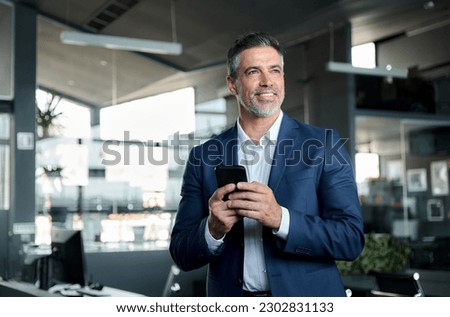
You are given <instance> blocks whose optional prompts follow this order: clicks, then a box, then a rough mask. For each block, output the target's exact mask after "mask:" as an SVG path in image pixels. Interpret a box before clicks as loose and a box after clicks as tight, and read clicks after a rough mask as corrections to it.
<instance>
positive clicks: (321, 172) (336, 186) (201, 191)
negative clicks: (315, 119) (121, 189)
mask: <svg viewBox="0 0 450 317" xmlns="http://www.w3.org/2000/svg"><path fill="white" fill-rule="evenodd" d="M283 63H284V52H283V51H282V49H281V48H280V45H279V43H278V42H277V41H276V40H275V39H274V38H272V37H271V36H270V35H268V34H266V33H250V34H246V35H245V36H243V37H241V38H239V39H237V40H236V42H235V43H234V45H233V46H232V47H231V48H230V50H229V51H228V65H227V68H228V75H227V78H226V79H227V84H228V88H229V90H230V92H231V93H232V94H233V95H234V96H236V99H237V103H238V106H239V118H238V120H237V122H236V125H235V126H234V127H232V128H231V129H229V130H227V131H225V132H224V133H222V134H220V135H219V136H217V137H215V138H212V139H211V140H208V141H207V142H205V143H204V144H202V145H199V146H197V147H194V148H193V149H192V151H191V153H190V156H189V160H188V162H187V165H186V169H185V174H184V178H183V185H182V190H181V200H180V204H179V208H178V213H177V217H176V221H175V225H174V228H173V230H172V237H171V244H170V252H171V255H172V258H173V260H174V261H175V263H176V264H177V265H178V266H179V267H180V268H181V269H182V270H185V271H189V270H193V269H197V268H200V267H203V266H205V265H208V276H207V294H208V296H345V295H346V293H345V289H344V286H343V284H342V281H341V278H340V274H339V271H338V269H337V267H336V264H335V261H336V260H354V259H355V258H357V257H358V255H359V254H360V252H361V251H362V249H363V247H364V235H363V224H362V218H361V212H360V206H359V201H358V195H357V189H356V185H355V180H354V174H353V168H352V165H351V161H350V158H349V156H348V154H347V152H346V151H345V149H344V147H343V143H344V142H341V140H340V138H339V136H338V134H337V132H336V131H334V130H331V129H321V128H317V127H313V126H310V125H306V124H303V123H300V122H298V121H296V120H294V119H292V118H290V117H288V116H287V115H286V114H284V113H283V112H282V111H281V104H282V103H283V100H284V72H283ZM237 164H239V165H243V166H244V167H245V168H246V173H247V178H248V182H239V183H238V184H227V185H225V186H223V187H220V188H218V186H217V181H216V178H215V173H214V169H215V167H216V166H218V165H237ZM236 189H237V190H236ZM225 197H228V198H227V199H226V198H225Z"/></svg>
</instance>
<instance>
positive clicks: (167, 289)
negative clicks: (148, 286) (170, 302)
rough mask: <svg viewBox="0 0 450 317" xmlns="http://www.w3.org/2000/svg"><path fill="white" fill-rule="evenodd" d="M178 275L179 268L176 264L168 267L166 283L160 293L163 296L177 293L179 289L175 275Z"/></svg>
mask: <svg viewBox="0 0 450 317" xmlns="http://www.w3.org/2000/svg"><path fill="white" fill-rule="evenodd" d="M178 275H180V269H179V268H178V266H176V265H175V264H173V265H172V266H171V267H170V271H169V274H168V276H167V280H166V285H165V286H164V290H163V293H162V296H163V297H170V296H173V295H174V294H176V293H178V292H179V291H180V289H181V287H180V284H178V283H176V282H175V279H176V277H177V276H178Z"/></svg>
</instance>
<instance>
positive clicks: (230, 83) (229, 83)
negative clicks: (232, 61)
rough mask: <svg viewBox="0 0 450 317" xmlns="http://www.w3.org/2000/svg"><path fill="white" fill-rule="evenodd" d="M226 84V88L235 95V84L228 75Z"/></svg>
mask: <svg viewBox="0 0 450 317" xmlns="http://www.w3.org/2000/svg"><path fill="white" fill-rule="evenodd" d="M227 86H228V90H229V91H230V92H231V94H232V95H233V96H236V95H237V89H236V84H235V83H234V80H233V78H231V76H230V75H228V76H227Z"/></svg>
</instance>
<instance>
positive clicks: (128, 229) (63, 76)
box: [0, 0, 450, 296]
mask: <svg viewBox="0 0 450 317" xmlns="http://www.w3.org/2000/svg"><path fill="white" fill-rule="evenodd" d="M212 2H214V6H211V3H212ZM268 12H270V14H268ZM248 30H262V31H268V32H270V33H272V34H273V35H275V36H276V37H277V38H278V39H279V40H280V42H281V43H282V44H283V45H284V46H285V47H286V52H287V54H286V57H285V80H286V99H285V102H284V104H283V108H282V109H283V111H284V112H285V113H287V114H289V115H290V116H292V117H294V118H296V119H298V120H301V121H304V122H306V123H310V124H314V125H317V126H322V127H332V128H336V129H337V130H338V131H339V133H340V135H341V137H342V138H345V139H346V142H345V146H346V148H347V150H348V151H349V153H350V155H351V157H352V158H353V163H354V167H355V177H356V180H357V184H358V190H359V197H360V202H361V209H362V214H363V219H364V226H365V232H366V234H367V235H371V236H370V239H372V238H373V237H375V238H374V239H381V238H382V237H389V238H392V239H393V240H389V241H391V242H392V241H394V242H393V243H394V250H395V249H397V250H399V249H401V250H406V251H405V252H403V258H402V259H401V260H400V261H399V262H401V263H400V264H401V268H400V270H401V272H402V273H404V274H412V273H418V274H419V275H420V282H421V292H423V293H424V295H425V296H450V243H449V242H450V194H449V170H450V77H449V73H450V42H449V41H448V34H449V32H450V1H442V0H435V1H424V0H402V1H384V0H381V1H377V4H374V3H372V2H370V1H369V2H367V1H364V3H362V2H361V1H342V0H341V1H337V0H324V1H314V2H312V1H273V0H267V1H259V2H258V4H256V3H254V2H253V1H249V2H248V3H247V2H241V1H225V0H223V1H222V0H220V1H209V0H192V1H186V0H173V1H169V0H148V1H144V0H141V1H139V0H96V1H91V0H89V1H88V0H82V1H75V0H64V1H60V0H46V1H40V0H36V1H31V0H30V1H6V0H1V1H0V43H2V46H1V47H0V69H1V71H0V258H1V261H0V277H1V279H0V296H53V295H54V293H52V292H49V291H48V290H49V288H51V287H52V286H54V281H53V280H52V278H54V277H52V274H53V273H51V272H52V271H51V270H46V269H45V268H46V266H49V265H50V266H51V265H52V263H53V266H54V267H56V266H57V264H56V262H57V260H55V258H56V257H54V256H53V257H52V252H53V249H54V247H55V243H56V239H57V238H56V236H54V235H53V236H52V232H54V230H52V228H53V229H55V228H56V229H60V230H63V231H64V230H66V231H67V232H79V233H80V236H81V239H80V240H81V243H82V247H83V249H82V250H78V253H80V254H82V256H83V261H82V262H80V263H81V264H79V265H72V266H71V265H70V264H67V263H66V264H64V265H65V267H63V266H64V265H62V267H61V270H69V271H70V270H73V271H77V270H79V269H80V267H81V266H82V268H83V271H82V274H84V276H83V281H84V283H85V284H86V285H87V286H89V287H90V286H94V287H93V289H95V286H99V285H100V286H105V287H109V288H110V289H114V290H116V291H123V292H130V294H136V295H144V296H205V274H206V268H202V269H199V270H195V271H192V272H180V271H179V270H177V268H176V267H175V266H174V264H173V262H172V260H171V257H170V255H169V251H168V245H169V241H170V230H171V226H172V225H173V221H174V219H175V217H176V209H177V203H178V201H179V197H180V196H179V195H180V188H181V182H182V175H183V170H184V163H185V161H186V159H187V155H188V152H189V150H190V149H191V148H192V146H195V145H196V144H200V143H201V142H204V141H205V140H207V139H208V138H210V137H212V136H214V135H216V134H218V133H220V132H221V131H223V130H224V129H226V128H227V127H229V126H231V125H233V124H234V123H235V121H236V118H237V115H238V113H237V106H236V100H235V98H234V97H232V96H231V95H230V94H229V92H228V91H227V87H226V84H225V76H226V70H225V55H226V50H227V48H228V46H229V45H230V44H231V43H232V41H233V40H234V38H235V37H236V36H237V35H239V34H241V33H243V32H245V31H248ZM63 31H76V32H83V33H86V34H94V35H112V36H117V37H121V38H122V39H127V38H128V39H130V40H131V39H133V38H141V39H142V38H144V39H146V40H156V41H164V42H171V43H178V42H179V43H181V44H182V52H181V53H180V54H178V55H176V54H175V55H172V54H160V53H149V52H138V51H135V50H130V49H122V48H105V47H100V46H97V45H85V46H79V45H72V44H67V43H63V41H62V40H61V33H62V32H63ZM125 42H126V41H125ZM361 50H362V51H361ZM357 57H363V58H362V59H363V61H360V60H358V58H357ZM52 237H53V239H54V241H52ZM78 238H79V237H78ZM74 241H75V240H74ZM75 244H78V246H79V243H78V242H73V244H72V246H70V245H69V244H68V243H66V244H64V243H61V245H60V248H61V250H63V248H75V249H76V247H77V246H76V245H75ZM74 245H75V246H74ZM72 251H73V250H72ZM72 251H70V252H72ZM382 251H383V250H381V251H380V250H377V252H378V253H382ZM73 252H76V251H73ZM60 253H61V254H63V252H62V251H61V252H60ZM391 255H392V253H391ZM384 257H385V258H386V257H387V256H386V255H385V256H384ZM388 257H389V256H388ZM393 257H394V256H391V258H393ZM78 260H79V259H72V260H70V261H69V262H71V261H78ZM370 261H371V262H370V264H371V265H372V266H373V267H374V268H375V269H376V268H377V266H376V261H377V260H370ZM71 263H74V262H71ZM391 264H392V263H391ZM343 265H345V264H343ZM68 266H69V267H71V269H70V268H69V269H67V267H68ZM344 270H345V271H344ZM353 270H354V271H352V270H351V269H350V268H349V265H346V266H345V267H344V268H343V273H342V277H343V281H344V284H345V285H346V287H348V289H349V290H350V291H352V292H353V296H367V295H370V294H373V291H374V290H376V289H377V287H378V285H377V284H376V280H374V277H373V276H371V274H370V273H368V272H366V271H364V272H362V271H361V270H362V269H361V267H359V271H358V270H356V271H355V268H354V267H353ZM381 270H383V268H382V269H381ZM392 270H398V267H396V268H395V269H392ZM67 274H68V273H67ZM67 274H66V275H67ZM69 275H70V274H69ZM75 275H76V274H73V275H72V276H75ZM415 276H418V275H417V274H416V275H415ZM66 277H67V276H66ZM61 279H62V280H64V277H61ZM66 282H67V280H66ZM78 282H79V280H77V279H76V277H73V280H72V281H69V282H68V283H72V284H76V283H78ZM399 283H400V282H399ZM99 288H101V287H99ZM11 294H13V295H11ZM116 294H120V293H116ZM122 295H123V293H122ZM422 295H423V294H422Z"/></svg>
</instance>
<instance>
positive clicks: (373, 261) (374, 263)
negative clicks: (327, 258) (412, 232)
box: [337, 233, 411, 275]
mask: <svg viewBox="0 0 450 317" xmlns="http://www.w3.org/2000/svg"><path fill="white" fill-rule="evenodd" d="M365 237H366V243H365V246H364V250H363V251H362V253H361V255H360V256H359V257H358V258H357V259H356V260H355V261H352V262H350V261H338V262H337V266H338V269H339V271H340V272H341V274H343V275H361V274H368V273H369V272H370V271H378V272H401V271H403V270H405V269H406V268H407V267H408V266H409V259H410V254H411V249H410V247H409V246H408V245H407V244H405V243H403V242H400V241H399V240H397V239H396V238H395V237H394V236H393V235H391V234H376V233H368V234H366V235H365Z"/></svg>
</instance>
